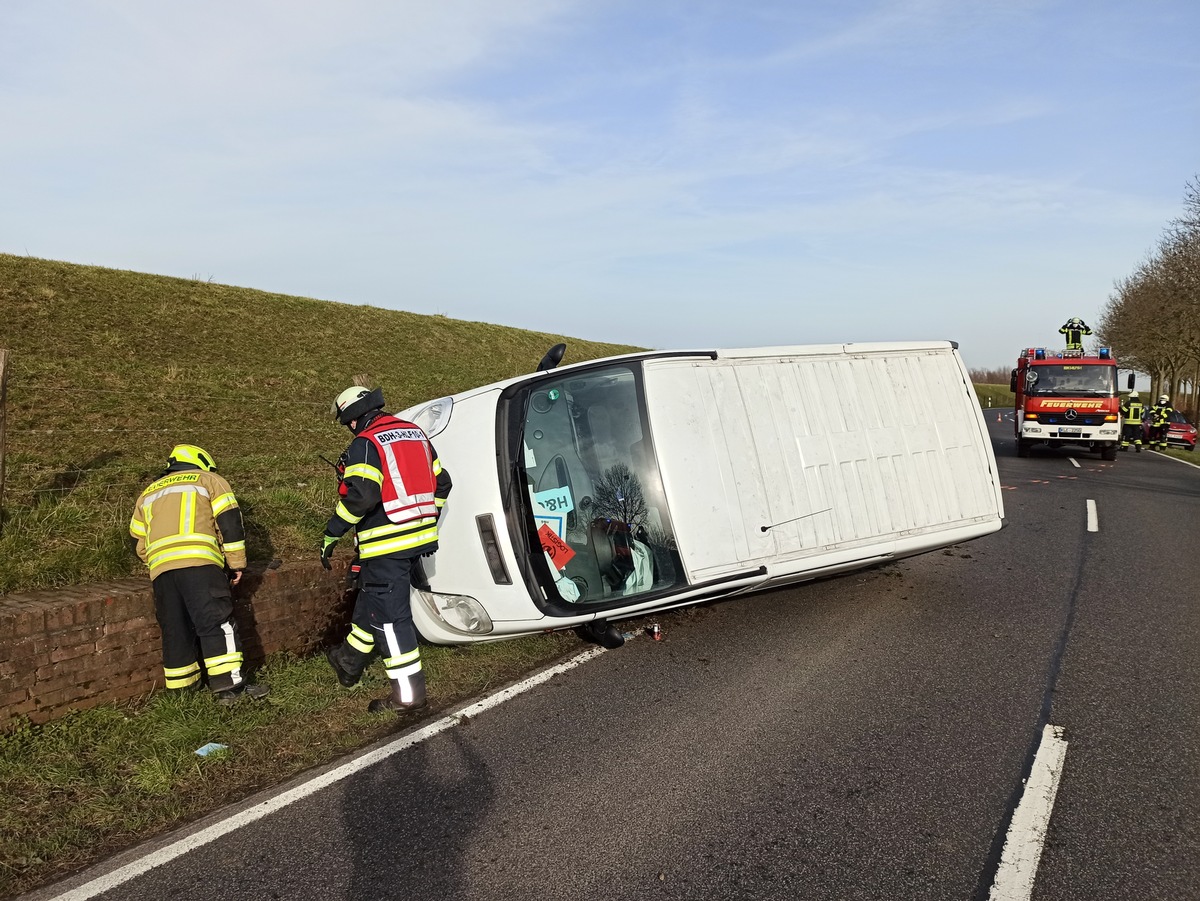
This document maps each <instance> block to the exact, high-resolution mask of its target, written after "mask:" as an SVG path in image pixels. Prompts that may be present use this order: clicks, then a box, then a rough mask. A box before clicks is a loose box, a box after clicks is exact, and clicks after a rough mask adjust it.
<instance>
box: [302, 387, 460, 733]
mask: <svg viewBox="0 0 1200 901" xmlns="http://www.w3.org/2000/svg"><path fill="white" fill-rule="evenodd" d="M333 415H334V417H335V418H336V419H337V421H338V422H340V423H341V424H342V425H344V426H346V428H348V429H350V431H351V432H353V433H354V439H353V440H352V441H351V442H350V446H349V447H348V448H346V452H345V454H343V458H344V460H345V463H346V468H345V471H344V472H342V474H341V480H340V484H339V486H338V494H339V495H340V499H339V500H338V503H337V506H336V507H335V508H334V512H333V515H332V516H331V517H330V518H329V522H328V523H327V524H326V526H325V535H324V537H323V541H322V547H321V562H322V563H323V564H324V565H325V566H326V568H329V567H330V564H329V557H330V556H331V555H332V554H333V549H334V546H335V545H336V544H337V543H338V540H339V539H340V538H341V537H342V536H343V535H345V534H346V533H347V532H349V531H350V530H351V529H353V530H354V535H355V543H356V544H357V549H358V560H359V564H360V566H361V570H360V572H359V577H358V578H359V582H358V596H357V598H356V599H355V602H354V612H353V614H352V616H351V620H350V634H349V635H347V636H346V640H345V641H343V642H342V644H341V645H339V646H338V647H336V648H332V649H330V650H329V652H328V653H327V654H326V658H327V659H328V660H329V664H330V666H332V667H333V671H334V672H335V673H336V674H337V677H338V681H339V682H341V684H342V685H344V686H346V687H347V688H349V687H350V686H352V685H354V684H355V683H357V682H358V680H359V679H360V678H361V677H362V673H363V670H364V669H365V667H366V665H367V663H368V662H369V660H370V658H371V656H372V654H374V653H376V652H378V653H379V654H380V655H381V656H382V657H383V666H384V669H385V670H386V671H387V675H388V680H389V681H390V683H391V693H390V694H389V695H388V696H387V697H386V698H379V699H376V700H374V701H372V702H371V703H370V705H368V708H367V709H368V710H370V711H371V712H372V713H380V712H384V711H393V712H395V713H403V712H404V711H406V710H412V709H415V708H417V707H421V706H423V705H424V704H425V673H424V672H423V670H422V668H421V651H420V648H419V647H418V646H417V631H416V628H415V627H414V625H413V619H412V608H411V607H410V606H409V586H410V584H411V582H410V578H411V572H412V567H413V564H414V562H415V561H416V560H417V558H418V557H423V556H425V555H427V554H432V553H433V552H434V551H436V550H437V542H438V527H437V523H438V517H439V516H440V515H441V511H442V505H443V504H445V502H446V497H447V496H448V495H449V494H450V489H451V487H452V483H451V481H450V473H449V472H447V471H446V470H445V469H443V468H442V464H441V461H440V460H439V459H438V455H437V452H436V451H435V450H434V449H433V445H432V444H430V443H429V439H428V438H427V437H426V436H425V433H424V432H423V431H421V429H420V427H419V426H417V425H415V424H414V423H411V422H408V421H406V420H403V419H399V418H398V417H396V416H393V415H392V414H390V413H386V412H384V410H383V392H382V391H380V389H378V388H376V389H374V390H370V389H368V388H364V387H362V386H360V385H355V386H354V387H351V388H347V389H346V390H345V391H343V392H342V393H341V394H339V395H338V396H337V399H336V400H335V401H334V404H333Z"/></svg>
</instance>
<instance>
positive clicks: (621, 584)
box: [400, 341, 1004, 644]
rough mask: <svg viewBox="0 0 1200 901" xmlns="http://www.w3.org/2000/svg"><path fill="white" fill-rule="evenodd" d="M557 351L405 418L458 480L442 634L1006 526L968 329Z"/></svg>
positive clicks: (551, 620)
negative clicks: (711, 346) (931, 338)
mask: <svg viewBox="0 0 1200 901" xmlns="http://www.w3.org/2000/svg"><path fill="white" fill-rule="evenodd" d="M555 351H557V357H561V354H562V345H560V346H559V347H558V348H555ZM555 362H556V355H555V353H554V352H552V354H550V355H547V359H546V360H544V361H543V364H542V367H540V369H539V371H537V372H535V373H532V374H529V375H526V376H521V377H518V378H514V379H510V380H508V381H505V382H500V383H497V384H493V385H487V386H484V387H481V388H477V389H475V390H472V391H465V392H463V393H461V394H456V395H454V396H453V397H447V398H441V399H439V400H436V401H432V402H430V403H427V404H421V405H418V406H416V407H412V408H410V409H408V410H405V411H403V412H402V413H401V414H400V415H402V416H404V417H405V418H408V419H411V420H413V421H415V422H416V423H418V424H419V425H420V426H421V427H422V428H424V429H425V431H426V432H427V434H429V436H430V437H431V438H432V440H433V442H434V444H435V446H436V447H437V450H438V454H439V456H440V458H441V460H442V462H443V464H444V465H445V466H446V467H447V468H448V469H449V470H450V472H451V473H452V474H453V476H454V491H453V493H452V495H451V497H450V499H449V501H448V502H447V504H446V506H445V509H444V511H443V513H442V516H441V520H440V522H439V532H440V549H439V550H438V552H437V554H436V555H434V556H432V557H428V558H425V559H424V560H423V561H422V564H423V566H422V569H423V574H422V575H423V577H422V575H418V577H417V578H416V579H415V583H414V588H413V597H412V609H413V616H414V619H415V621H416V624H417V628H418V629H419V630H420V633H421V635H422V636H423V637H424V638H425V639H426V640H428V641H431V642H434V643H437V644H462V643H468V642H474V641H489V640H496V639H501V638H509V637H513V636H517V635H527V634H531V633H536V632H542V631H548V630H554V629H564V628H571V627H580V626H582V627H590V628H592V629H594V628H595V627H596V625H597V624H603V623H607V622H611V621H613V620H619V619H621V618H623V617H630V616H635V615H641V614H645V613H648V612H651V611H655V610H661V609H664V608H668V607H677V606H681V605H685V604H693V603H697V602H700V601H706V600H711V599H713V598H718V597H723V596H728V595H735V594H741V593H745V592H749V591H756V590H761V589H764V588H770V587H773V586H777V585H784V584H787V583H793V582H800V581H805V580H810V579H814V578H818V577H823V576H828V575H833V574H837V573H843V572H847V571H850V570H855V569H861V568H864V567H868V566H872V565H876V564H880V563H884V562H887V561H890V560H895V559H897V558H900V557H905V556H910V555H913V554H919V553H923V552H925V551H929V550H933V549H935V548H942V547H946V546H948V545H952V544H957V543H958V542H962V541H966V540H968V539H972V538H978V537H980V536H982V535H987V534H989V533H991V532H994V531H996V530H997V529H999V528H1000V527H1001V524H1002V519H1003V515H1004V511H1003V503H1002V500H1001V492H1000V484H999V480H998V476H997V472H996V463H995V459H994V457H993V454H992V447H991V442H990V439H989V437H988V434H987V429H986V426H985V425H984V421H983V416H982V413H981V411H980V409H979V404H978V402H977V400H976V398H975V394H974V390H973V389H972V386H971V383H970V379H969V376H968V374H967V371H966V368H965V367H964V365H963V362H962V360H961V358H960V357H959V354H958V351H957V345H955V344H953V343H951V342H947V341H935V342H911V343H880V344H844V345H820V346H788V347H764V348H752V349H732V350H703V351H670V352H662V351H652V352H647V353H638V354H630V355H625V356H619V357H609V358H606V359H601V360H594V361H589V362H586V363H579V364H575V365H570V366H562V367H558V368H555ZM610 628H611V627H610Z"/></svg>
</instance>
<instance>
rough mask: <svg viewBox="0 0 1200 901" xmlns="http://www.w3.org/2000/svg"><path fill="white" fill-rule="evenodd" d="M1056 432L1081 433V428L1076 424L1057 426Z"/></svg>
mask: <svg viewBox="0 0 1200 901" xmlns="http://www.w3.org/2000/svg"><path fill="white" fill-rule="evenodd" d="M1058 434H1060V435H1082V434H1083V428H1082V427H1080V426H1077V425H1064V426H1059V428H1058Z"/></svg>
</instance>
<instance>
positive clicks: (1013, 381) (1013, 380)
mask: <svg viewBox="0 0 1200 901" xmlns="http://www.w3.org/2000/svg"><path fill="white" fill-rule="evenodd" d="M1008 390H1009V391H1011V392H1012V393H1013V394H1016V393H1017V370H1015V369H1014V370H1013V371H1012V375H1011V376H1010V377H1009V380H1008Z"/></svg>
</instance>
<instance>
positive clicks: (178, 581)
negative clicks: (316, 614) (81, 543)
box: [129, 444, 270, 705]
mask: <svg viewBox="0 0 1200 901" xmlns="http://www.w3.org/2000/svg"><path fill="white" fill-rule="evenodd" d="M216 470H217V466H216V464H215V463H214V462H213V458H212V456H211V455H210V454H209V453H208V452H207V451H206V450H204V449H203V448H201V447H197V446H196V445H194V444H178V445H176V446H175V447H174V448H173V449H172V450H171V454H170V456H169V457H167V470H166V472H165V473H163V475H162V476H160V477H159V478H158V479H156V480H155V481H154V482H152V483H150V485H149V486H148V487H147V488H146V490H145V491H143V492H142V494H141V497H139V498H138V500H137V505H136V506H135V507H134V510H133V518H132V519H131V520H130V522H129V534H130V535H132V536H133V538H135V539H136V541H137V555H138V557H140V558H141V560H142V562H143V563H145V564H146V565H147V566H149V567H150V579H151V582H152V584H153V586H154V612H155V615H156V616H157V617H158V625H159V628H160V629H161V631H162V654H163V674H164V676H165V679H166V685H167V688H173V689H186V688H193V687H197V686H198V685H199V683H200V677H201V661H200V660H199V659H197V654H196V649H197V642H198V643H199V649H200V653H201V655H203V669H204V672H205V673H206V674H207V676H208V687H209V690H211V691H212V692H213V693H214V694H215V695H216V698H217V703H219V704H222V705H230V704H233V703H235V702H237V701H238V700H239V699H241V698H253V699H255V700H257V699H260V698H262V697H265V696H266V694H267V693H268V692H269V691H270V689H269V688H268V687H267V686H265V685H255V684H252V683H250V682H248V681H247V680H246V678H245V677H244V676H243V675H242V645H241V641H240V639H239V637H238V630H237V624H236V623H235V622H234V620H233V592H232V591H231V588H230V586H231V584H232V585H237V584H238V582H240V581H241V579H242V571H243V570H244V569H245V568H246V532H245V528H244V527H243V525H242V513H241V510H239V509H238V502H237V498H235V497H234V496H233V489H232V488H230V487H229V483H228V482H227V481H225V479H223V478H222V477H221V476H219V475H217V471H216ZM226 566H228V567H229V569H230V570H232V571H233V576H232V579H231V578H230V577H228V576H227V575H226V571H225V568H226Z"/></svg>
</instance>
